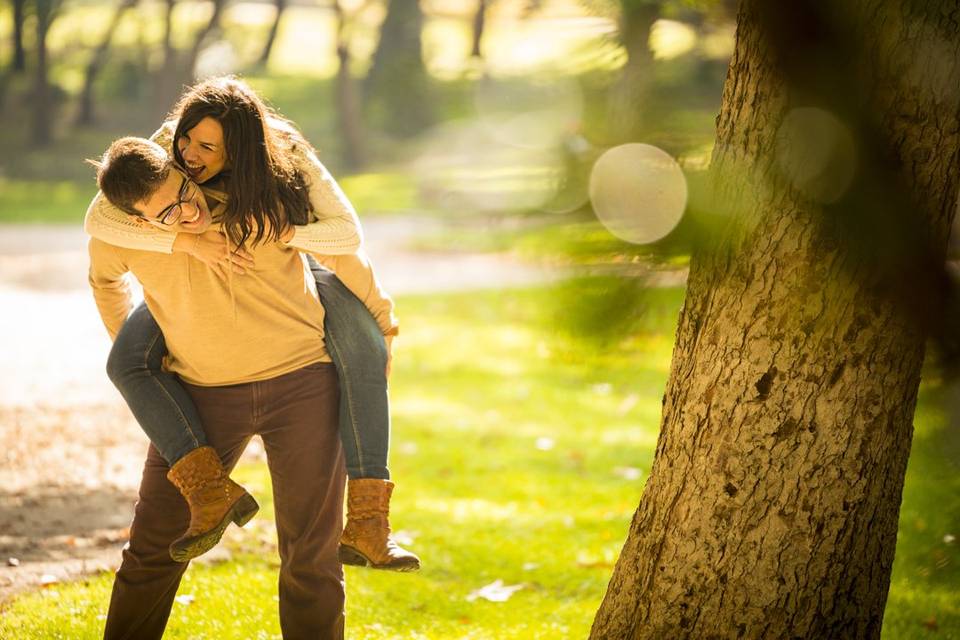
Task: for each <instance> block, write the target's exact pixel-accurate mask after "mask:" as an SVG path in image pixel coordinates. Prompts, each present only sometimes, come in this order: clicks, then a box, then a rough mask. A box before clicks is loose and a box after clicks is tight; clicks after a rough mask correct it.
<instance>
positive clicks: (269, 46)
mask: <svg viewBox="0 0 960 640" xmlns="http://www.w3.org/2000/svg"><path fill="white" fill-rule="evenodd" d="M274 4H275V5H276V7H277V13H276V15H274V17H273V24H271V25H270V32H269V33H268V34H267V41H266V43H264V45H263V52H262V53H261V54H260V59H259V60H258V61H257V64H258V65H259V66H261V67H265V66H267V61H268V60H269V59H270V52H271V51H273V43H274V42H275V41H276V39H277V32H278V31H279V30H280V19H281V18H283V13H284V11H286V10H287V0H274Z"/></svg>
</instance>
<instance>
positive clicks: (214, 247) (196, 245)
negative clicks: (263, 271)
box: [173, 231, 253, 276]
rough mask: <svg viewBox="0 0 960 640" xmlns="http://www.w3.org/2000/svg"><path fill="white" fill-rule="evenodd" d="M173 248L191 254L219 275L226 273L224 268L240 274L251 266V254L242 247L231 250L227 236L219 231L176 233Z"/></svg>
mask: <svg viewBox="0 0 960 640" xmlns="http://www.w3.org/2000/svg"><path fill="white" fill-rule="evenodd" d="M173 250H174V251H176V252H179V253H186V254H189V255H191V256H193V257H194V258H196V259H197V260H199V261H200V262H202V263H203V264H205V265H207V266H208V267H210V268H211V269H213V270H214V271H215V272H216V273H218V274H220V275H221V276H224V275H226V272H225V269H232V270H233V272H234V273H241V274H242V273H246V272H247V269H252V268H253V256H252V255H250V253H249V252H248V251H247V250H246V249H242V248H241V249H238V250H236V251H231V250H230V243H229V241H228V240H227V237H226V236H225V235H223V234H222V233H220V232H219V231H204V232H203V233H199V234H197V233H178V234H177V237H176V239H175V240H174V241H173Z"/></svg>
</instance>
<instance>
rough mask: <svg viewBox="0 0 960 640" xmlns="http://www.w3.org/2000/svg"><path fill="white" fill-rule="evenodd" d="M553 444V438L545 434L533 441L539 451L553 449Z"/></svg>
mask: <svg viewBox="0 0 960 640" xmlns="http://www.w3.org/2000/svg"><path fill="white" fill-rule="evenodd" d="M554 444H556V443H555V442H554V441H553V438H547V437H546V436H543V437H540V438H537V441H536V442H535V443H534V446H535V447H536V448H537V449H539V450H540V451H550V449H553V446H554Z"/></svg>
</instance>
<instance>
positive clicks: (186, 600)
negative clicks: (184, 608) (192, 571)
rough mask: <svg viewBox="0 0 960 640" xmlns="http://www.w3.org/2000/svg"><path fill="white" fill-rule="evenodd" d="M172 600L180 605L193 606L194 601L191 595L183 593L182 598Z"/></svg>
mask: <svg viewBox="0 0 960 640" xmlns="http://www.w3.org/2000/svg"><path fill="white" fill-rule="evenodd" d="M174 600H176V601H177V602H179V603H180V604H182V605H188V604H193V601H194V600H196V598H194V597H193V594H190V593H185V594H183V595H182V596H177V597H176V598H174Z"/></svg>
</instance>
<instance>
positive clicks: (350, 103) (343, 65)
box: [333, 0, 367, 171]
mask: <svg viewBox="0 0 960 640" xmlns="http://www.w3.org/2000/svg"><path fill="white" fill-rule="evenodd" d="M333 9H334V13H335V15H336V17H337V59H338V60H339V62H340V65H339V66H338V67H337V80H336V84H335V87H334V90H335V95H336V108H337V124H338V125H339V127H338V128H339V130H340V142H341V145H342V148H343V151H342V156H343V162H344V165H345V166H346V168H347V169H349V170H351V171H357V170H359V169H362V168H363V167H364V166H365V165H366V163H367V153H366V141H365V139H364V135H363V121H362V118H361V115H362V114H361V112H360V98H359V96H358V95H357V83H356V81H355V80H354V79H353V76H352V75H351V74H350V42H349V39H348V38H347V36H346V32H347V18H346V14H345V12H344V10H343V6H342V5H341V4H340V2H339V1H338V0H334V4H333Z"/></svg>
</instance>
